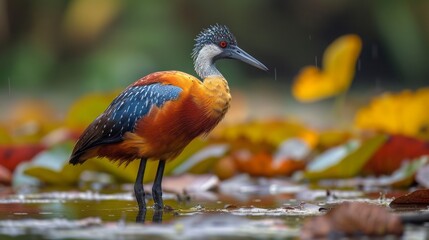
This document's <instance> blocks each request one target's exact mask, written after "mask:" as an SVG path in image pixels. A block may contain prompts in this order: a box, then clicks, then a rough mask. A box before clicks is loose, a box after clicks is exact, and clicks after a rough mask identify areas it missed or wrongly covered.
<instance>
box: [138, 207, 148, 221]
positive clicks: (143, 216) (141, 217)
mask: <svg viewBox="0 0 429 240" xmlns="http://www.w3.org/2000/svg"><path fill="white" fill-rule="evenodd" d="M145 220H146V208H140V209H139V212H138V213H137V216H136V223H144V222H145Z"/></svg>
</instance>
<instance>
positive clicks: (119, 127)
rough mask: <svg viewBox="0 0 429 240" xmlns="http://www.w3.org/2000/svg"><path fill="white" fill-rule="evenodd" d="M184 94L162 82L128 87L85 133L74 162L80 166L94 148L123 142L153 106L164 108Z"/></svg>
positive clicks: (73, 159)
mask: <svg viewBox="0 0 429 240" xmlns="http://www.w3.org/2000/svg"><path fill="white" fill-rule="evenodd" d="M181 92H182V89H181V88H180V87H177V86H173V85H164V84H161V83H154V84H149V85H141V86H131V87H128V88H127V89H126V90H125V91H123V92H122V93H121V94H120V95H119V96H118V97H116V98H115V99H114V100H113V102H112V103H111V104H110V105H109V107H108V108H107V109H106V110H105V111H104V112H103V113H102V114H101V115H100V116H99V117H98V118H97V119H95V121H94V122H92V123H91V125H89V126H88V128H87V129H86V130H85V131H84V133H83V134H82V137H81V138H80V139H79V140H78V142H77V143H76V146H75V148H74V150H73V153H72V156H71V158H70V163H72V164H76V163H79V158H80V156H81V155H82V154H83V153H84V152H85V151H86V150H88V149H90V148H93V147H95V146H98V145H101V144H108V143H117V142H120V141H122V140H123V136H124V134H125V133H126V132H133V131H134V128H135V126H136V124H137V121H138V120H139V119H140V118H142V117H144V116H146V115H147V114H148V112H149V111H150V109H151V108H152V107H153V106H157V107H162V105H164V104H165V103H166V102H167V101H172V100H175V99H177V98H178V97H179V95H180V93H181Z"/></svg>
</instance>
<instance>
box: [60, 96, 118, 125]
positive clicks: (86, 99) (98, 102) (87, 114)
mask: <svg viewBox="0 0 429 240" xmlns="http://www.w3.org/2000/svg"><path fill="white" fill-rule="evenodd" d="M118 93H119V92H118V91H116V92H111V93H92V94H88V95H85V96H83V97H81V98H80V99H78V100H77V101H76V102H74V103H73V105H72V106H71V107H70V109H69V111H68V113H67V116H66V118H65V126H66V127H68V128H70V129H73V130H78V131H83V130H84V129H85V128H86V127H87V126H88V125H89V124H91V123H92V121H94V120H95V119H96V118H97V117H98V115H100V113H102V112H103V111H104V110H105V109H106V108H107V106H109V104H110V103H111V102H112V100H113V99H114V98H115V97H116V96H117V95H118Z"/></svg>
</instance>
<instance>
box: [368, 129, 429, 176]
mask: <svg viewBox="0 0 429 240" xmlns="http://www.w3.org/2000/svg"><path fill="white" fill-rule="evenodd" d="M423 155H429V143H428V142H425V141H422V140H419V139H416V138H412V137H406V136H402V135H391V136H390V137H389V139H388V140H387V141H386V143H384V145H383V146H381V147H380V148H379V149H378V150H377V152H375V154H374V155H373V156H372V158H371V159H370V160H369V161H368V162H367V163H366V165H365V166H364V172H365V173H371V174H376V175H381V174H391V173H393V172H394V171H395V170H397V169H398V168H399V167H400V166H401V164H402V162H404V161H410V160H412V159H417V158H418V157H421V156H423Z"/></svg>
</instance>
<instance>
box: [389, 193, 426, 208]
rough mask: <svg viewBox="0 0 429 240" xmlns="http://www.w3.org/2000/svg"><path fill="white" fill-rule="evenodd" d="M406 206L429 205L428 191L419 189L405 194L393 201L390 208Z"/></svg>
mask: <svg viewBox="0 0 429 240" xmlns="http://www.w3.org/2000/svg"><path fill="white" fill-rule="evenodd" d="M406 205H410V206H414V205H427V206H428V205H429V189H420V190H416V191H414V192H411V193H407V194H405V195H403V196H400V197H398V198H396V199H395V200H393V201H392V202H391V203H390V206H391V207H404V206H406Z"/></svg>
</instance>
